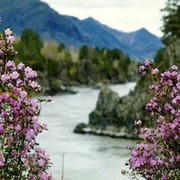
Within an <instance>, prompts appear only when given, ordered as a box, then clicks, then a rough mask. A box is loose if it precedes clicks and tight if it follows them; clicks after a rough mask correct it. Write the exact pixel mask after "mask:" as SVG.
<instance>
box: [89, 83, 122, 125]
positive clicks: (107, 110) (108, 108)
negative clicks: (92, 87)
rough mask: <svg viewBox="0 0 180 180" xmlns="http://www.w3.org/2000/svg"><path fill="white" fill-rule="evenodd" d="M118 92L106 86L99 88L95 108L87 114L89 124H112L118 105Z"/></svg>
mask: <svg viewBox="0 0 180 180" xmlns="http://www.w3.org/2000/svg"><path fill="white" fill-rule="evenodd" d="M118 101H119V96H118V93H116V92H114V91H112V90H111V89H110V88H108V87H107V86H104V87H102V88H101V91H100V93H99V97H98V101H97V104H96V108H95V110H94V111H93V112H91V113H90V115H89V124H90V125H95V126H96V125H101V126H102V127H104V126H107V125H110V124H112V122H111V121H112V118H113V116H114V115H115V113H116V112H115V109H116V106H117V105H118Z"/></svg>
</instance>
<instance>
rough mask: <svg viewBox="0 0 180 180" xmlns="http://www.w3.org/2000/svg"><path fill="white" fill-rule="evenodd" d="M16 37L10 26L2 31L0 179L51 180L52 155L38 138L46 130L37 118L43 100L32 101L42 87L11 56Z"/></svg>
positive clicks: (34, 75)
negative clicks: (45, 149) (49, 154)
mask: <svg viewBox="0 0 180 180" xmlns="http://www.w3.org/2000/svg"><path fill="white" fill-rule="evenodd" d="M14 40H15V38H14V36H13V33H12V31H11V29H9V28H7V29H5V31H4V32H2V33H1V34H0V179H29V180H33V179H34V180H38V179H39V180H50V179H52V177H51V176H50V175H49V174H48V173H47V170H48V168H49V156H48V155H47V154H46V153H45V151H44V150H42V149H41V148H40V147H39V144H38V142H36V137H37V135H38V134H39V133H41V132H42V131H43V130H44V129H46V125H45V124H40V122H39V121H38V118H39V116H40V112H41V106H42V103H43V102H45V103H46V102H48V101H49V100H33V99H32V93H33V92H39V91H40V90H41V87H40V85H39V84H38V83H37V82H36V77H37V73H36V72H35V71H33V70H32V69H31V68H30V67H25V65H24V64H22V63H20V64H18V65H17V66H16V65H15V63H14V61H12V60H11V58H12V57H13V56H14V55H15V54H16V52H15V50H14V48H13V42H14Z"/></svg>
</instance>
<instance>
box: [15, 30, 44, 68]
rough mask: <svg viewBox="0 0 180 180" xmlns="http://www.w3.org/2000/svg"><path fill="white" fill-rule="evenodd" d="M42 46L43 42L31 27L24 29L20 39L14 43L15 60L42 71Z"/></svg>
mask: <svg viewBox="0 0 180 180" xmlns="http://www.w3.org/2000/svg"><path fill="white" fill-rule="evenodd" d="M42 47H43V42H42V40H41V38H40V36H39V35H38V34H37V33H36V32H34V31H33V30H32V29H29V28H28V29H25V30H24V31H23V32H22V36H21V40H20V41H19V42H18V43H16V44H15V48H16V50H17V51H18V54H17V61H19V60H21V61H23V63H25V65H27V66H31V67H32V68H33V69H36V70H41V71H42V70H43V60H44V59H43V56H42V55H41V48H42Z"/></svg>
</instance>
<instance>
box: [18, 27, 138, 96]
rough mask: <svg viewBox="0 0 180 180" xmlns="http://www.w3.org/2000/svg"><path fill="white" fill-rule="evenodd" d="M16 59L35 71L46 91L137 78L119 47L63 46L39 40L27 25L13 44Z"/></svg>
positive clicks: (134, 67) (50, 91)
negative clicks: (78, 47) (74, 47)
mask: <svg viewBox="0 0 180 180" xmlns="http://www.w3.org/2000/svg"><path fill="white" fill-rule="evenodd" d="M15 49H16V50H17V51H18V54H17V57H16V62H17V63H18V62H19V61H22V62H23V63H24V64H25V65H27V66H30V67H32V68H33V69H35V70H36V71H38V74H39V82H40V83H41V84H42V86H43V87H44V89H45V91H47V92H49V93H50V94H54V93H56V92H59V91H62V90H63V89H65V90H67V89H68V87H70V86H72V85H91V86H92V85H95V84H96V83H99V82H101V83H113V84H116V83H125V82H127V81H134V80H135V79H136V77H137V68H136V65H135V63H134V62H133V61H132V60H131V59H130V58H129V57H128V56H127V55H125V54H124V53H123V52H122V51H121V50H119V49H106V48H98V47H90V46H88V45H83V46H82V47H80V49H72V48H71V49H70V48H67V47H66V46H65V45H64V44H63V43H61V44H58V43H56V42H55V41H43V40H42V39H41V38H40V36H39V34H37V33H36V32H34V31H33V30H32V29H30V28H27V29H24V31H23V32H22V35H21V37H20V38H19V40H18V41H17V42H16V44H15Z"/></svg>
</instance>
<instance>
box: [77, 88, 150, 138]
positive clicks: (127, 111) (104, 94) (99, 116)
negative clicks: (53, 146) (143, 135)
mask: <svg viewBox="0 0 180 180" xmlns="http://www.w3.org/2000/svg"><path fill="white" fill-rule="evenodd" d="M147 101H148V95H147V93H144V92H143V91H138V90H136V91H132V92H130V93H129V95H128V96H125V97H119V96H118V94H117V93H116V92H114V91H112V90H111V89H110V88H108V87H106V86H104V87H102V88H101V91H100V93H99V97H98V101H97V104H96V108H95V110H94V111H92V112H91V113H90V114H89V123H88V124H87V125H86V124H79V125H77V126H76V128H75V132H76V133H89V134H95V135H101V136H110V137H117V138H131V139H136V138H139V135H135V134H134V125H133V124H134V121H135V120H137V119H141V120H142V121H143V125H144V126H146V127H150V126H152V124H151V123H150V122H151V121H149V119H148V116H147V113H146V112H145V111H144V105H145V104H146V103H147Z"/></svg>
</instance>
